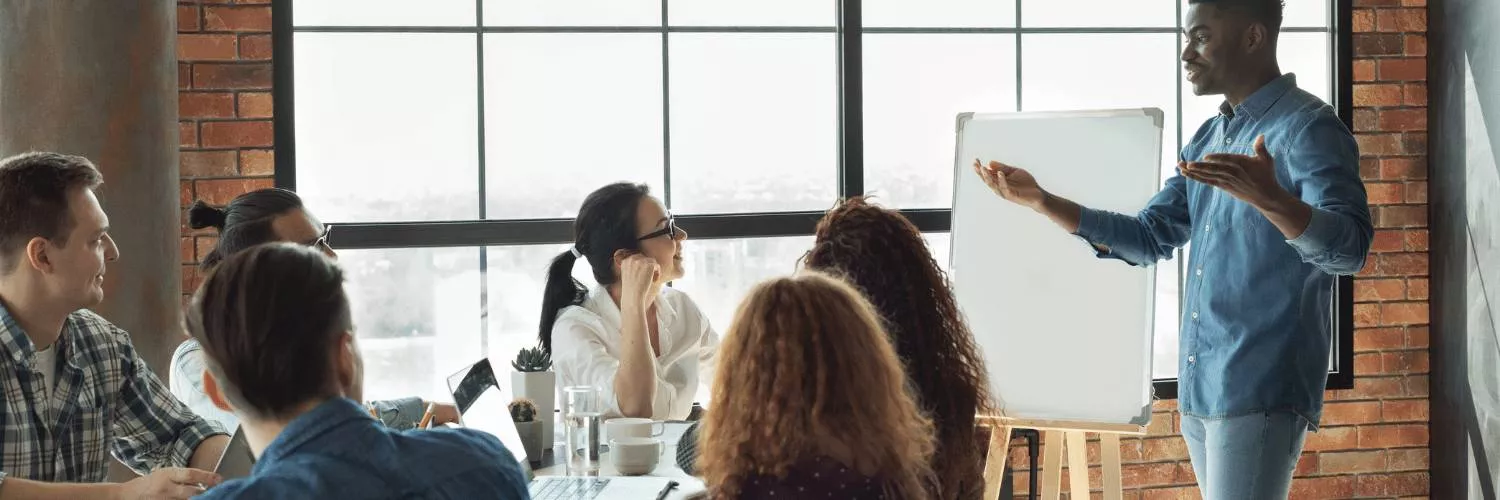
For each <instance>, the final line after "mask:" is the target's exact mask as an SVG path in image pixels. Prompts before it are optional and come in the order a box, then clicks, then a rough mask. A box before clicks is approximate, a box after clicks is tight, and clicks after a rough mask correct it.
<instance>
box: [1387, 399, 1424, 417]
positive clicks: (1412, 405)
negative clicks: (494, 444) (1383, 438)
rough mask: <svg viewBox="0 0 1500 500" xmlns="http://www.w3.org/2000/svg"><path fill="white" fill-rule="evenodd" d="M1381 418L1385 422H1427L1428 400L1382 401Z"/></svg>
mask: <svg viewBox="0 0 1500 500" xmlns="http://www.w3.org/2000/svg"><path fill="white" fill-rule="evenodd" d="M1381 404H1382V405H1383V406H1382V407H1381V409H1380V418H1381V419H1382V420H1383V421H1385V422H1426V421H1427V418H1428V415H1427V400H1425V399H1410V400H1401V401H1385V402H1383V403H1381Z"/></svg>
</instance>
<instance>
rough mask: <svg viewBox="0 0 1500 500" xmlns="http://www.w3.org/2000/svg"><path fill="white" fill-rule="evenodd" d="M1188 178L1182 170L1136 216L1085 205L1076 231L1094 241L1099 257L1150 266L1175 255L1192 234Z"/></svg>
mask: <svg viewBox="0 0 1500 500" xmlns="http://www.w3.org/2000/svg"><path fill="white" fill-rule="evenodd" d="M1192 224H1193V220H1192V215H1191V214H1190V213H1189V212H1188V198H1187V179H1185V178H1183V177H1182V175H1181V174H1180V173H1179V174H1178V175H1174V176H1172V178H1170V179H1167V185H1166V187H1165V188H1162V190H1161V191H1159V192H1157V193H1156V196H1153V197H1152V198H1151V201H1150V202H1149V203H1147V204H1146V208H1143V209H1141V211H1140V213H1137V214H1136V215H1135V216H1129V215H1124V214H1117V213H1114V212H1108V211H1104V210H1095V209H1091V208H1087V207H1085V208H1084V209H1083V213H1082V215H1081V216H1080V217H1079V220H1078V232H1076V233H1074V234H1076V235H1078V236H1079V237H1081V238H1083V239H1084V240H1085V241H1087V242H1089V243H1090V244H1092V245H1094V249H1095V250H1097V251H1098V253H1099V257H1102V258H1113V259H1119V260H1123V261H1125V262H1127V263H1129V264H1130V265H1133V266H1142V267H1144V266H1149V265H1152V264H1155V263H1156V262H1157V261H1159V260H1162V259H1170V258H1172V253H1173V252H1174V251H1176V249H1178V248H1181V247H1182V246H1183V245H1185V244H1187V241H1188V238H1189V237H1190V236H1191V235H1192Z"/></svg>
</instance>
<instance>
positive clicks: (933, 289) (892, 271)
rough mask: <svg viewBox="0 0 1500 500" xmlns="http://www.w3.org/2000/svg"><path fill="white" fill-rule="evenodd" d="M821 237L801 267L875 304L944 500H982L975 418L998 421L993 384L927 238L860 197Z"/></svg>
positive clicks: (842, 208)
mask: <svg viewBox="0 0 1500 500" xmlns="http://www.w3.org/2000/svg"><path fill="white" fill-rule="evenodd" d="M816 237H817V238H816V243H814V246H813V248H812V250H811V251H809V252H808V254H807V256H806V257H804V262H803V263H804V265H805V266H807V267H808V268H810V269H817V270H821V271H824V272H828V273H832V274H836V275H841V276H843V277H844V278H846V279H847V280H848V281H849V282H850V283H853V284H854V286H855V287H857V288H859V289H860V291H862V292H864V294H865V297H866V298H868V299H869V300H870V302H871V303H872V304H874V306H875V310H876V311H878V312H879V314H880V316H881V318H882V319H883V320H884V326H885V328H886V331H887V332H888V333H890V335H891V342H892V343H894V344H895V346H896V354H897V355H898V356H900V358H901V360H902V362H903V363H904V364H905V366H906V374H907V376H908V377H910V378H911V383H912V385H913V386H915V389H916V394H917V398H918V400H919V401H920V404H921V407H922V409H923V410H924V411H926V412H927V413H928V415H929V416H931V417H932V419H933V421H934V423H935V425H936V427H937V452H936V454H935V455H934V457H933V464H932V468H933V470H935V471H938V481H939V485H940V487H941V491H940V493H941V497H942V498H969V497H977V496H979V494H980V493H981V492H982V490H983V478H982V475H983V462H984V454H983V450H982V447H981V446H980V436H979V435H978V434H977V433H978V430H977V429H976V428H975V415H976V413H985V414H993V407H994V404H993V403H992V402H991V401H990V397H989V384H988V376H989V375H988V371H987V370H986V369H985V366H984V358H983V357H982V356H981V355H980V354H979V347H978V346H977V345H976V344H975V342H974V335H973V334H972V333H971V332H970V331H969V327H968V326H967V324H965V323H964V320H963V317H962V315H961V314H960V312H959V309H958V303H957V301H956V300H955V299H954V297H953V291H952V288H951V285H950V283H949V281H948V277H947V275H946V274H945V273H944V272H943V270H942V268H940V267H938V264H937V260H936V259H934V258H933V256H932V252H931V251H930V250H928V248H927V243H926V241H925V240H924V239H923V238H922V233H921V232H920V231H919V230H918V229H917V227H916V225H914V224H912V223H911V221H910V220H907V218H906V217H904V216H902V215H901V214H900V213H899V212H896V211H895V210H890V209H886V208H882V207H879V206H876V205H873V204H871V203H869V202H868V201H867V200H865V199H864V198H859V197H856V198H851V199H848V200H846V201H844V202H842V203H840V204H839V205H838V206H836V207H834V208H833V210H830V211H829V212H828V213H827V214H826V215H825V216H824V217H823V219H822V220H821V221H819V222H818V226H817V231H816Z"/></svg>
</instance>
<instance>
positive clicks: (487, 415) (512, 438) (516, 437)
mask: <svg viewBox="0 0 1500 500" xmlns="http://www.w3.org/2000/svg"><path fill="white" fill-rule="evenodd" d="M448 388H449V390H451V391H453V398H454V403H455V405H456V406H458V409H459V413H460V414H461V415H462V416H461V417H460V420H462V421H463V426H464V427H467V428H470V429H474V430H478V431H482V432H486V433H489V434H493V435H494V436H495V437H497V438H499V439H500V443H502V444H504V445H505V447H506V448H507V449H509V450H510V451H511V454H512V455H515V456H516V459H517V461H518V462H519V464H520V466H521V471H522V472H523V473H524V474H525V475H526V479H527V481H529V482H530V488H529V489H530V490H531V498H532V499H533V500H574V499H594V498H598V499H611V498H629V499H642V498H647V499H649V498H657V495H658V494H660V493H661V491H662V489H663V488H665V487H666V486H667V484H668V483H670V482H672V481H671V480H670V479H668V478H663V477H535V474H534V473H533V471H532V469H531V461H530V460H527V458H526V447H525V446H523V445H522V443H521V433H520V432H518V431H516V426H515V423H514V422H512V421H511V419H510V410H509V408H508V405H509V403H510V398H509V397H507V396H505V394H504V391H502V390H501V389H500V385H499V384H498V383H496V382H495V376H494V371H493V369H492V368H491V367H490V362H489V360H488V359H486V360H481V361H479V362H478V363H475V364H474V365H472V366H469V367H466V368H464V369H463V370H460V371H459V372H458V373H455V374H453V376H450V377H448ZM664 460H665V458H664ZM683 487H686V485H683ZM682 491H683V490H682V489H681V487H679V489H677V490H674V493H677V494H680V493H681V492H682Z"/></svg>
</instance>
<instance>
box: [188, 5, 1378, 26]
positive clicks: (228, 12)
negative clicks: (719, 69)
mask: <svg viewBox="0 0 1500 500" xmlns="http://www.w3.org/2000/svg"><path fill="white" fill-rule="evenodd" d="M1376 19H1377V20H1378V19H1379V16H1376ZM203 25H204V27H205V28H207V29H208V30H209V31H238V32H269V31H271V8H270V7H205V8H204V9H203Z"/></svg>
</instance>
